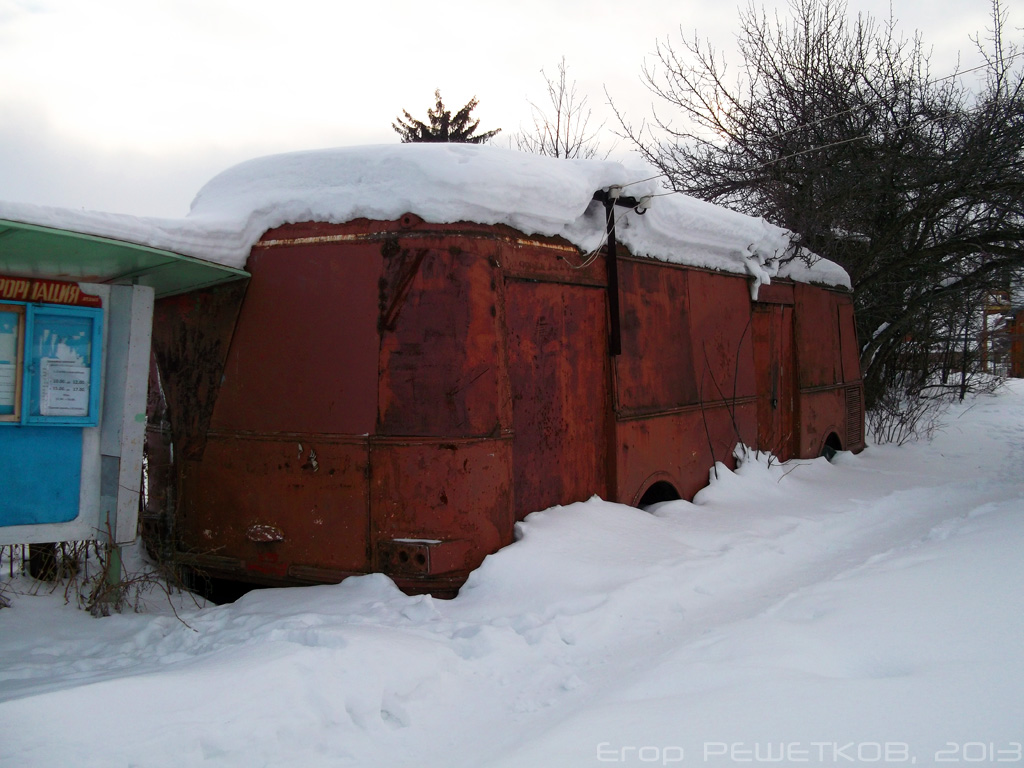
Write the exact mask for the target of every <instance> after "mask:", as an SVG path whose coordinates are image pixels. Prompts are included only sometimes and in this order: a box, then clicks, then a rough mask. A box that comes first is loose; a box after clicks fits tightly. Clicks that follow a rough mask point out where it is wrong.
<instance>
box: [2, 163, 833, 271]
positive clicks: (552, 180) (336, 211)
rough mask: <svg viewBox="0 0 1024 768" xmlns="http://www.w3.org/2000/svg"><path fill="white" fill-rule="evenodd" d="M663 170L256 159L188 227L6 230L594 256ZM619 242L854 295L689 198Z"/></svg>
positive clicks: (220, 258)
mask: <svg viewBox="0 0 1024 768" xmlns="http://www.w3.org/2000/svg"><path fill="white" fill-rule="evenodd" d="M651 175H652V172H651V171H650V170H645V169H636V168H630V167H628V166H626V165H624V164H622V163H620V162H615V161H601V160H564V159H555V158H549V157H544V156H540V155H533V154H528V153H523V152H517V151H514V150H508V149H501V148H498V147H492V146H486V145H484V146H480V145H473V144H396V145H380V146H368V147H350V148H339V149H324V150H312V151H304V152H292V153H288V154H282V155H273V156H269V157H262V158H257V159H255V160H250V161H247V162H244V163H241V164H239V165H236V166H234V167H232V168H229V169H228V170H226V171H224V172H223V173H221V174H219V175H217V176H216V177H214V178H213V179H212V180H211V181H210V182H208V183H207V184H206V185H205V186H204V187H203V188H202V189H201V190H200V191H199V193H198V195H197V196H196V198H195V200H194V201H193V202H192V206H191V210H190V211H189V213H188V215H187V216H185V217H184V218H181V219H158V218H141V217H134V216H124V215H118V214H105V213H93V212H88V211H74V210H67V209H59V208H44V207H41V206H32V205H25V204H16V203H3V202H0V219H11V220H16V221H22V222H25V223H31V224H38V225H42V226H52V227H57V228H61V229H69V230H74V231H78V232H83V233H86V234H92V235H99V236H103V237H110V238H114V239H120V240H126V241H129V242H133V243H138V244H141V245H149V246H152V247H155V248H160V249H164V250H169V251H173V252H176V253H180V254H183V255H186V256H193V257H196V258H200V259H205V260H207V261H212V262H216V263H220V264H224V265H226V266H230V267H244V265H245V261H246V259H247V258H248V256H249V251H250V249H251V248H252V245H253V244H254V243H255V242H256V241H258V240H259V238H260V237H261V236H262V235H263V233H264V232H266V231H267V230H269V229H272V228H274V227H277V226H281V225H283V224H288V223H297V222H302V221H321V222H326V223H343V222H346V221H351V220H353V219H357V218H367V219H378V220H392V219H397V218H399V217H401V216H402V215H403V214H405V213H414V214H416V215H418V216H420V217H421V218H423V219H424V220H426V221H428V222H432V223H440V224H443V223H455V222H460V221H469V222H475V223H479V224H506V225H508V226H510V227H512V228H514V229H517V230H519V231H521V232H523V233H524V234H527V235H547V236H560V237H563V238H565V239H566V240H568V241H569V242H571V243H573V244H575V245H576V246H578V247H579V248H581V249H582V250H584V251H591V250H593V249H596V248H598V247H600V246H601V244H602V243H603V238H604V234H605V219H604V209H603V207H602V206H601V204H600V203H596V202H594V201H593V196H594V193H595V192H596V191H597V190H601V189H607V188H609V187H611V186H616V185H618V186H621V187H623V190H622V194H624V195H628V196H631V197H635V198H641V197H644V196H646V195H660V193H662V192H664V190H663V188H662V187H661V185H660V184H659V182H658V180H657V179H656V178H655V179H651V178H649V177H650V176H651ZM616 235H617V237H618V240H619V242H621V243H622V245H623V246H625V247H626V248H627V249H628V250H629V251H630V253H632V254H634V255H636V256H647V257H651V258H655V259H660V260H664V261H670V262H675V263H682V264H689V265H692V266H698V267H706V268H709V269H715V270H721V271H726V272H735V273H740V274H749V275H752V276H753V277H754V278H755V280H754V282H755V285H757V284H760V283H762V282H768V281H769V280H770V279H771V277H773V276H775V275H780V276H784V277H790V278H792V279H795V280H799V281H802V282H816V283H823V284H826V285H835V286H843V287H849V278H848V277H847V275H846V273H845V272H844V271H843V270H842V269H841V268H840V267H838V266H837V265H835V264H833V263H832V262H829V261H826V260H824V259H819V260H817V261H815V262H814V263H813V264H812V265H811V266H808V265H807V263H806V262H805V261H804V260H803V259H799V258H797V259H789V260H788V261H785V258H786V257H787V256H791V255H792V249H791V247H790V241H791V234H790V232H789V231H787V230H785V229H782V228H780V227H776V226H774V225H772V224H769V223H768V222H766V221H764V220H763V219H759V218H753V217H750V216H745V215H743V214H740V213H736V212H734V211H731V210H728V209H726V208H722V207H720V206H716V205H712V204H710V203H705V202H702V201H700V200H696V199H694V198H690V197H686V196H684V195H679V194H672V195H663V196H658V197H654V198H653V199H652V201H651V207H650V209H649V210H648V211H647V213H646V214H645V215H643V216H641V215H639V214H637V213H636V212H634V211H632V210H630V209H628V208H622V207H617V209H616Z"/></svg>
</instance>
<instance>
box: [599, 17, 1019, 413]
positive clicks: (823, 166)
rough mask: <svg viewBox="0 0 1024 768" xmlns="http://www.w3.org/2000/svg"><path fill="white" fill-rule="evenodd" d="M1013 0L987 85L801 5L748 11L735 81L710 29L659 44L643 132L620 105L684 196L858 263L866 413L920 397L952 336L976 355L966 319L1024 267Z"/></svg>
mask: <svg viewBox="0 0 1024 768" xmlns="http://www.w3.org/2000/svg"><path fill="white" fill-rule="evenodd" d="M999 2H1000V0H994V3H993V28H992V29H991V30H989V38H988V39H987V40H986V41H985V42H984V44H983V45H982V46H981V47H982V49H983V53H984V54H985V56H986V64H985V65H983V68H984V69H985V72H986V74H987V80H986V84H985V85H984V87H983V88H981V89H980V91H978V92H974V91H972V90H970V89H969V88H968V87H967V86H966V84H965V83H966V78H965V77H964V75H966V74H967V72H969V71H972V70H966V71H963V72H959V73H954V75H953V76H947V77H935V76H933V75H932V74H931V71H930V67H929V60H928V57H927V56H925V55H924V53H923V44H922V41H921V39H920V38H919V37H915V38H914V39H912V40H906V39H904V38H901V37H900V36H899V35H898V34H897V31H896V28H895V23H894V22H893V21H892V20H891V19H890V20H888V21H885V22H882V23H879V22H878V21H876V20H874V19H872V18H871V17H870V16H863V15H862V16H858V17H857V18H856V19H853V20H852V21H851V20H849V19H848V18H847V15H846V8H845V6H844V5H843V4H842V2H840V1H839V0H791V15H790V16H789V18H787V19H780V18H778V17H776V18H774V19H772V20H770V19H769V18H768V17H767V15H766V14H765V13H764V11H763V10H760V11H759V10H758V9H756V8H755V7H754V6H753V5H750V6H748V7H747V9H746V10H745V11H744V12H743V13H741V16H740V32H739V36H738V39H739V51H740V54H741V57H742V62H741V64H740V67H739V70H738V72H737V73H736V75H735V77H734V78H733V77H731V76H730V73H729V72H728V70H727V68H726V65H725V63H724V60H723V58H722V57H721V56H720V55H719V54H718V53H717V52H716V51H715V50H714V49H712V48H711V46H710V45H709V44H707V43H704V42H702V41H700V40H699V39H697V38H693V39H685V38H683V39H681V42H680V43H678V44H674V43H672V42H668V41H667V42H664V43H661V44H659V46H658V48H657V51H656V57H655V61H654V63H653V64H651V65H649V66H647V67H645V68H644V71H643V78H644V81H645V83H646V85H647V87H648V88H649V89H650V90H651V91H652V92H653V93H654V94H655V95H656V96H658V97H659V100H660V103H661V104H662V105H663V107H661V108H659V109H658V110H656V111H655V114H654V116H653V118H652V120H651V122H650V123H645V124H643V125H641V126H640V127H639V128H634V127H633V126H631V125H629V124H628V123H627V122H626V121H625V119H624V116H622V115H621V114H620V115H619V120H620V123H621V124H622V130H623V133H624V135H626V136H627V137H629V138H630V139H631V140H632V141H633V142H634V144H635V145H636V146H637V148H638V149H639V150H640V152H641V153H642V154H643V155H644V156H645V157H646V159H647V160H649V161H650V162H652V163H653V164H654V165H656V166H657V167H658V168H659V169H660V170H662V171H663V172H664V173H665V174H666V178H667V179H668V186H670V187H671V188H672V189H674V190H677V191H682V192H686V193H689V194H692V195H695V196H698V197H701V198H704V199H707V200H711V201H714V202H718V203H723V204H726V205H730V206H732V207H735V208H737V209H739V210H742V211H744V212H747V213H750V214H753V215H758V216H764V217H765V218H767V219H769V220H771V221H774V222H775V223H778V224H780V225H782V226H785V227H788V228H790V229H792V230H793V231H794V232H797V233H799V234H800V235H801V237H802V242H801V244H802V245H805V246H807V247H808V248H809V249H810V250H811V251H813V252H815V253H818V254H820V255H822V256H825V257H827V258H830V259H832V260H834V261H837V262H839V263H840V264H842V265H843V266H844V267H845V268H846V269H847V271H848V272H849V273H850V276H851V279H852V281H853V285H854V291H855V302H856V308H857V312H858V329H859V333H860V339H861V344H862V368H863V369H864V375H865V385H866V396H867V401H868V405H869V406H870V405H873V404H874V403H877V402H879V401H880V400H881V398H882V397H883V396H884V395H886V393H887V392H888V390H889V389H890V388H892V387H896V388H898V389H900V390H901V396H910V397H920V396H921V395H922V393H924V392H925V391H926V390H927V388H928V387H931V386H933V385H934V383H935V381H936V374H937V373H941V365H942V364H941V363H937V361H938V360H940V359H942V360H947V361H948V360H949V359H950V358H949V355H948V354H946V355H939V356H937V355H936V354H935V353H934V352H935V350H936V348H937V347H941V346H942V345H944V344H945V345H948V344H950V343H952V340H956V341H957V344H958V349H960V350H961V354H960V355H959V357H960V359H961V361H963V362H966V363H967V364H970V362H971V358H972V356H971V355H968V354H966V352H965V350H967V349H968V347H969V346H970V344H971V343H972V342H971V340H970V339H967V340H965V338H966V337H965V336H964V335H963V334H960V333H959V332H958V330H957V329H961V330H962V329H963V328H965V327H968V326H969V321H968V315H971V316H976V315H977V313H978V312H979V311H980V307H979V305H978V301H979V298H978V297H981V296H984V295H985V294H986V292H987V291H990V290H993V289H995V288H997V287H999V286H1005V284H1006V282H1007V281H1008V280H1009V279H1010V276H1011V274H1013V273H1014V272H1015V271H1016V270H1020V269H1021V268H1022V267H1024V208H1022V205H1024V203H1022V201H1024V76H1022V71H1021V67H1020V66H1019V65H1018V66H1016V67H1015V66H1014V64H1015V62H1016V61H1017V59H1018V58H1019V52H1018V51H1017V50H1016V48H1014V47H1013V46H1007V45H1005V40H1004V29H1005V18H1006V14H1005V13H1004V12H1003V11H1002V9H1001V7H1000V5H999ZM976 42H977V41H976ZM666 107H667V109H666ZM947 351H948V350H947ZM908 366H909V369H908ZM937 366H938V367H937ZM973 370H974V369H972V371H971V372H973ZM947 373H948V371H947ZM941 378H942V377H941V376H939V379H941ZM961 384H962V382H961ZM960 391H964V388H963V387H962V386H961V387H960ZM890 394H891V393H890Z"/></svg>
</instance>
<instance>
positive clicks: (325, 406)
mask: <svg viewBox="0 0 1024 768" xmlns="http://www.w3.org/2000/svg"><path fill="white" fill-rule="evenodd" d="M581 258H582V255H581V253H580V251H579V249H578V248H577V247H576V246H574V245H571V244H569V243H568V242H567V241H565V240H562V239H560V238H544V237H532V236H526V235H524V234H523V233H521V232H518V231H516V230H513V229H511V228H508V227H505V226H501V225H497V226H488V225H479V224H471V223H461V224H431V223H426V222H424V221H423V220H421V219H420V218H418V217H416V216H414V215H411V214H409V215H406V216H403V217H401V218H400V219H398V220H394V221H369V220H365V219H361V220H355V221H351V222H349V223H346V224H324V223H316V222H307V223H303V224H289V225H285V226H281V227H278V228H276V229H272V230H270V231H268V232H266V233H265V234H264V235H263V237H262V239H261V240H260V241H259V242H258V243H257V244H256V245H255V246H254V247H253V249H252V251H251V255H250V257H249V260H248V265H247V268H248V269H249V271H250V273H251V279H250V281H248V283H247V284H242V283H235V284H228V285H224V286H219V287H216V288H211V289H207V290H203V291H198V292H193V293H189V294H184V295H179V296H175V297H171V298H166V299H163V300H161V301H159V302H158V303H157V307H156V317H155V322H154V334H153V344H154V352H155V359H156V361H157V363H158V367H159V376H160V381H161V385H162V386H161V394H162V398H163V402H165V404H166V408H165V413H166V420H167V423H168V424H169V427H168V429H167V430H166V431H165V432H166V436H167V438H168V439H169V440H170V441H171V443H172V444H173V457H174V461H173V471H172V472H170V473H168V474H161V473H160V472H159V471H157V469H155V468H157V467H158V465H159V463H160V462H159V456H158V454H159V451H160V446H159V445H158V441H157V440H156V439H155V438H156V435H155V434H153V435H151V438H154V439H152V440H151V443H152V447H151V486H152V492H151V504H152V505H154V506H161V505H162V506H163V507H164V509H163V510H162V511H163V512H164V513H167V512H168V511H169V512H170V518H169V519H170V520H171V521H172V523H173V526H172V527H173V537H174V546H175V549H176V552H177V557H179V558H180V559H182V560H183V561H184V562H186V563H188V564H190V565H192V566H195V567H196V568H198V569H201V570H202V571H204V572H206V573H207V574H209V575H211V576H214V577H218V578H223V579H230V580H239V581H249V582H255V583H260V584H271V585H287V584H311V583H325V582H337V581H340V580H341V579H343V578H345V577H347V576H350V575H354V574H363V573H368V572H383V573H386V574H388V575H389V576H391V577H392V578H393V579H394V580H395V582H396V583H397V584H398V585H399V586H400V587H402V588H403V589H405V590H407V591H409V592H423V591H430V592H433V593H434V594H438V595H451V594H454V592H455V591H457V589H458V587H459V585H460V584H461V583H462V582H463V581H464V580H465V578H466V576H467V574H468V573H469V571H471V570H472V569H473V568H475V567H476V566H478V565H479V564H480V562H481V561H482V559H483V558H484V557H485V556H486V555H487V554H489V553H492V552H494V551H496V550H497V549H499V548H500V547H502V546H504V545H507V544H509V543H511V542H512V540H513V532H514V525H515V522H516V521H517V520H519V519H522V518H523V517H524V516H525V515H527V514H528V513H530V512H532V511H535V510H540V509H544V508H547V507H550V506H552V505H556V504H566V503H570V502H574V501H580V500H585V499H587V498H589V497H591V496H593V495H595V494H596V495H599V496H601V497H603V498H606V499H610V500H614V501H619V502H623V503H625V504H631V505H641V504H644V503H647V502H651V501H657V500H664V499H670V498H677V497H682V498H692V496H693V495H694V494H695V493H696V492H697V491H698V490H699V489H700V488H701V487H703V486H704V485H705V484H706V483H707V480H708V472H709V469H710V468H711V467H712V465H713V463H714V462H715V461H725V462H726V463H730V462H731V461H732V459H731V454H732V452H733V449H734V447H735V446H736V445H737V444H738V443H743V444H746V445H750V446H755V447H757V448H759V449H761V450H769V451H771V452H773V453H774V454H775V455H776V456H778V457H779V458H780V459H789V458H794V457H817V456H820V455H822V453H823V452H826V451H829V450H833V449H844V450H859V449H861V448H862V447H863V412H862V407H861V403H862V387H861V381H860V370H859V362H858V348H857V343H856V338H855V335H854V323H853V310H852V303H851V297H850V295H849V293H848V292H846V291H843V290H839V289H829V288H823V287H818V286H813V285H809V284H804V283H799V282H787V281H785V280H773V281H772V284H771V285H763V286H761V287H760V290H759V291H758V294H757V300H756V301H754V300H752V298H751V290H750V280H749V278H746V277H744V276H742V275H737V274H726V273H722V272H715V271H711V270H706V269H698V268H693V267H687V266H681V265H678V264H671V263H666V262H662V261H656V260H653V259H649V258H636V257H634V256H632V255H630V254H629V253H628V252H622V251H621V250H620V252H619V254H618V259H617V268H618V269H617V272H618V274H617V283H618V285H617V289H616V290H615V295H616V297H617V298H618V301H619V308H618V312H619V318H620V320H621V323H620V327H619V328H618V332H619V333H620V334H621V354H616V355H610V354H609V348H608V335H609V329H610V328H611V327H612V325H613V324H612V323H611V322H610V320H609V285H608V272H609V270H608V264H607V263H606V258H605V257H604V256H601V257H599V258H596V259H595V260H594V261H593V263H591V264H589V265H588V266H584V267H582V268H580V262H581ZM168 455H169V453H168ZM154 457H157V458H154ZM161 478H163V480H161Z"/></svg>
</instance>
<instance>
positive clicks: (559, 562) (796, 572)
mask: <svg viewBox="0 0 1024 768" xmlns="http://www.w3.org/2000/svg"><path fill="white" fill-rule="evenodd" d="M520 534H521V535H520V540H519V541H517V543H515V544H513V545H512V546H510V547H508V548H507V549H505V550H504V551H502V552H500V553H498V554H497V555H494V556H492V557H490V558H488V559H487V561H486V562H485V563H484V565H483V566H482V567H481V568H480V569H479V571H477V572H476V573H474V574H473V576H472V578H471V579H470V581H469V583H468V584H467V586H466V587H465V588H464V589H463V590H462V592H461V594H460V595H459V597H458V598H457V599H455V600H452V601H440V600H433V599H431V598H429V597H406V596H404V595H402V594H401V593H400V592H398V590H396V589H395V587H394V586H393V585H392V584H391V583H390V582H389V581H388V580H387V579H386V578H384V577H382V576H368V577H364V578H359V579H352V580H349V581H348V582H346V583H344V584H341V585H338V586H327V587H316V588H308V589H292V590H267V591H261V592H255V593H251V594H249V595H247V596H246V597H244V598H243V599H241V600H239V601H238V602H237V603H236V604H234V605H225V606H211V607H206V608H202V609H199V608H196V607H194V606H193V607H189V605H188V603H185V604H184V607H182V608H181V609H180V614H181V617H182V620H178V619H176V618H175V617H174V615H173V614H172V613H171V611H170V609H169V607H168V606H167V605H166V603H164V604H163V605H161V603H160V601H159V600H153V601H152V609H151V611H150V612H148V613H144V614H123V615H117V616H112V617H110V618H106V619H93V618H90V616H89V615H88V614H86V613H85V612H82V611H79V610H77V609H76V608H74V607H73V606H65V605H64V604H63V602H64V601H63V596H62V595H60V594H58V595H49V594H45V593H44V594H37V595H25V594H12V592H15V591H18V590H23V589H24V588H25V587H26V582H24V581H20V580H17V581H15V582H14V583H13V584H8V585H7V592H6V594H7V595H8V597H9V598H10V599H11V601H12V603H13V605H12V607H10V608H7V609H3V610H0V765H2V766H19V767H26V766H27V767H35V766H175V767H178V766H192V765H210V766H303V767H304V768H313V767H316V766H404V765H408V766H420V767H422V766H443V767H445V768H447V767H452V768H455V767H456V766H466V767H469V766H472V767H473V768H480V767H481V766H530V767H531V768H534V767H536V766H545V767H549V766H595V765H603V764H611V765H628V766H639V765H708V766H715V765H717V766H733V765H739V764H750V763H755V764H756V763H766V762H774V763H776V764H783V765H825V766H832V765H876V764H883V765H912V764H916V765H923V766H931V765H939V764H945V763H952V764H954V765H965V764H974V765H978V764H982V765H988V764H995V763H1010V764H1013V763H1017V764H1020V763H1024V754H1022V747H1021V742H1022V741H1024V382H1022V381H1014V382H1011V383H1010V384H1009V385H1008V386H1007V387H1006V388H1004V389H1002V390H1001V391H1000V392H999V393H998V394H997V395H995V396H985V397H981V398H979V399H977V400H975V401H973V402H972V403H970V404H969V406H967V407H964V408H960V409H957V410H956V411H954V412H953V413H951V415H950V417H949V419H948V421H947V424H946V426H945V427H944V429H943V430H942V431H941V432H940V433H939V434H937V435H936V436H935V438H934V440H933V441H932V442H931V443H919V444H916V445H911V446H905V447H902V448H895V447H870V448H868V450H866V451H865V452H864V453H863V454H861V455H859V456H850V455H841V456H840V458H839V459H838V460H837V462H836V463H835V464H828V463H826V462H825V461H824V460H816V461H796V462H791V463H788V464H784V465H778V464H775V463H771V462H767V461H765V460H763V459H761V460H757V461H754V460H751V461H747V462H746V463H744V464H743V465H742V466H741V467H740V468H739V470H738V471H737V472H735V473H732V472H729V471H728V470H725V469H722V468H720V469H719V477H718V479H717V480H715V481H713V482H712V484H711V485H710V486H709V487H708V488H707V489H706V490H704V491H703V492H701V494H700V495H699V496H698V498H697V499H696V501H695V502H694V503H692V504H691V503H686V502H671V503H668V504H664V505H661V506H660V507H659V508H657V509H656V510H654V511H653V513H648V512H641V511H639V510H635V509H631V508H628V507H623V506H618V505H614V504H608V503H605V502H602V501H599V500H592V501H590V502H587V503H584V504H575V505H571V506H568V507H564V508H555V509H551V510H547V511H544V512H538V513H536V514H534V515H531V516H530V517H529V518H528V519H527V520H526V522H525V523H523V524H522V525H521V526H520Z"/></svg>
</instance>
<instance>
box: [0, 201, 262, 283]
mask: <svg viewBox="0 0 1024 768" xmlns="http://www.w3.org/2000/svg"><path fill="white" fill-rule="evenodd" d="M0 273H2V274H5V275H11V276H15V277H40V278H51V279H61V280H72V281H76V282H90V283H117V284H132V285H148V286H150V287H152V288H153V290H154V292H155V293H156V296H157V297H158V298H159V297H162V296H171V295H174V294H176V293H183V292H185V291H191V290H196V289H198V288H205V287H207V286H211V285H217V284H218V283H223V282H227V281H230V280H238V279H240V278H245V277H248V276H249V274H248V273H247V272H245V271H244V270H241V269H235V268H233V267H228V266H225V265H223V264H216V263H213V262H209V261H204V260H202V259H197V258H193V257H191V256H185V255H182V254H179V253H173V252H171V251H167V250H162V249H160V248H154V247H152V246H148V245H141V244H138V243H132V242H127V241H124V240H115V239H112V238H108V237H100V236H98V235H90V234H85V233H82V232H75V231H71V230H67V229H59V228H55V227H47V226H41V225H39V224H31V223H28V222H23V221H11V220H7V219H0Z"/></svg>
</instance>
